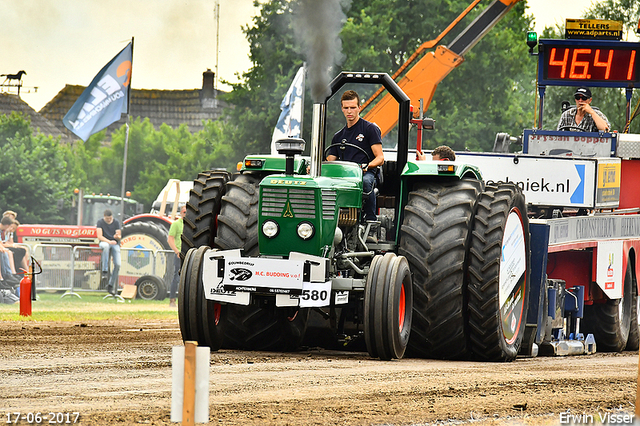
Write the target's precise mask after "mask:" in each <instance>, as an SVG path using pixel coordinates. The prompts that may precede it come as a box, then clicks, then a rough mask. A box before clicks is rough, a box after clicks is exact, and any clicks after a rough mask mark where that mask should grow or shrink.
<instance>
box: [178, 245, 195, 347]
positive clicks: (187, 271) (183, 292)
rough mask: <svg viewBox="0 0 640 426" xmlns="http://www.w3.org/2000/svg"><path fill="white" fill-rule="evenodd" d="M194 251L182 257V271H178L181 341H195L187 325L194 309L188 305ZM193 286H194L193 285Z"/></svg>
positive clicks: (191, 250)
mask: <svg viewBox="0 0 640 426" xmlns="http://www.w3.org/2000/svg"><path fill="white" fill-rule="evenodd" d="M195 252H196V249H190V250H189V251H188V252H187V254H186V255H185V257H184V261H183V262H182V269H181V271H180V283H179V285H178V322H179V323H180V334H182V340H183V341H185V342H186V341H187V340H197V339H196V338H195V337H194V336H195V335H194V334H192V332H191V326H190V324H189V316H190V314H191V311H192V310H195V307H192V306H191V305H190V304H189V292H190V288H191V278H190V276H191V269H192V260H193V254H194V253H195ZM194 285H195V284H194Z"/></svg>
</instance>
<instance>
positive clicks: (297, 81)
mask: <svg viewBox="0 0 640 426" xmlns="http://www.w3.org/2000/svg"><path fill="white" fill-rule="evenodd" d="M303 104H304V66H302V67H300V69H299V70H298V72H297V73H296V76H295V77H294V79H293V82H292V83H291V87H289V90H287V94H286V95H284V99H282V103H281V104H280V109H281V110H282V112H281V113H280V117H279V118H278V124H276V128H275V129H274V130H273V137H272V138H271V154H272V155H277V154H278V151H276V141H277V140H278V139H283V138H288V137H294V138H299V137H300V136H301V134H302V108H303V106H304V105H303Z"/></svg>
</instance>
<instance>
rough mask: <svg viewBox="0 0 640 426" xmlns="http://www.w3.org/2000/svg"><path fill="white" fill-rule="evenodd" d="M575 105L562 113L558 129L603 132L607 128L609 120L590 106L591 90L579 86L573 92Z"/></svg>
mask: <svg viewBox="0 0 640 426" xmlns="http://www.w3.org/2000/svg"><path fill="white" fill-rule="evenodd" d="M574 97H575V99H576V106H574V107H571V108H569V109H568V110H566V111H565V112H563V113H562V116H561V117H560V121H559V122H558V130H569V131H583V132H604V131H608V130H609V127H610V125H609V120H607V117H606V116H605V115H604V114H603V113H602V112H600V110H599V109H598V108H594V107H592V106H591V101H592V98H591V90H589V88H588V87H579V88H578V89H577V90H576V92H575V93H574Z"/></svg>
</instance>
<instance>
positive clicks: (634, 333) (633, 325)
mask: <svg viewBox="0 0 640 426" xmlns="http://www.w3.org/2000/svg"><path fill="white" fill-rule="evenodd" d="M627 269H629V268H628V267H627ZM632 271H633V269H632ZM631 283H632V284H631V289H632V290H631V321H630V323H629V339H627V346H626V348H625V349H626V350H628V351H637V350H638V349H639V348H640V325H639V324H638V311H639V310H638V284H637V280H636V278H635V274H632V280H631Z"/></svg>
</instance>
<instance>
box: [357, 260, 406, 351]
mask: <svg viewBox="0 0 640 426" xmlns="http://www.w3.org/2000/svg"><path fill="white" fill-rule="evenodd" d="M412 290H413V289H412V287H411V272H410V271H409V263H408V262H407V259H406V258H404V257H402V256H396V255H395V254H394V253H386V254H385V255H384V256H382V255H377V256H375V257H374V258H373V261H372V262H371V266H370V268H369V275H367V287H366V290H365V296H364V337H365V341H366V344H367V350H368V351H369V355H371V356H372V357H374V358H380V359H382V360H386V361H388V360H391V359H399V358H402V357H403V356H404V352H405V350H406V348H407V344H408V342H409V333H410V331H411V316H412V306H413V296H412V294H413V291H412Z"/></svg>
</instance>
